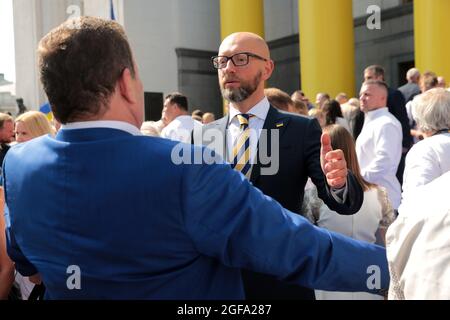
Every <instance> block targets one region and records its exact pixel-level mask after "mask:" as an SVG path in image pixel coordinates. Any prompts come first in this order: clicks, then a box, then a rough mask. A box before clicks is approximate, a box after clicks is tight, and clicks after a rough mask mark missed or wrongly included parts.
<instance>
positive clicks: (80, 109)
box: [38, 17, 135, 124]
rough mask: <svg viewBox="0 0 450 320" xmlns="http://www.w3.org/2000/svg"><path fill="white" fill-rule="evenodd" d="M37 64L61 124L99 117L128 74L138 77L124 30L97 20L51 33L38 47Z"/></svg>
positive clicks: (74, 22) (86, 19)
mask: <svg viewBox="0 0 450 320" xmlns="http://www.w3.org/2000/svg"><path fill="white" fill-rule="evenodd" d="M38 59H39V70H40V77H41V82H42V84H43V86H44V90H45V92H46V94H47V96H48V99H49V102H50V105H51V107H52V111H53V114H54V116H55V118H56V119H57V120H58V121H59V122H61V123H63V124H65V123H67V122H74V121H78V120H83V119H84V118H86V117H89V116H92V115H97V114H99V113H101V112H102V110H101V109H102V108H105V107H107V105H108V102H109V99H110V97H111V95H112V94H113V92H114V90H115V86H116V83H117V80H118V79H119V78H120V76H121V75H122V72H123V71H124V69H125V68H128V69H129V70H130V72H131V74H132V76H133V77H134V75H135V70H134V65H133V57H132V53H131V48H130V45H129V43H128V40H127V37H126V35H125V32H124V30H123V28H122V26H120V25H119V24H118V23H117V22H114V21H109V20H103V19H100V18H94V17H80V18H77V19H74V20H69V21H67V22H65V23H63V24H61V25H60V26H59V27H57V28H55V29H53V30H52V31H50V33H48V34H47V35H46V36H45V37H44V38H42V39H41V41H40V42H39V49H38Z"/></svg>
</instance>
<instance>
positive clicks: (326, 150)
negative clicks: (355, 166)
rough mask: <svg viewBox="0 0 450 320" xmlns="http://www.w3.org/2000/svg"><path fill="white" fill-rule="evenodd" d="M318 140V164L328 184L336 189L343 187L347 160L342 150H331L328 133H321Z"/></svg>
mask: <svg viewBox="0 0 450 320" xmlns="http://www.w3.org/2000/svg"><path fill="white" fill-rule="evenodd" d="M320 142H321V148H320V165H321V167H322V171H323V173H324V174H325V177H326V179H327V183H328V185H329V186H330V187H332V188H336V189H339V188H342V187H344V186H345V184H346V182H347V162H346V161H345V157H344V152H342V150H340V149H337V150H333V148H332V147H331V138H330V135H329V134H328V133H323V134H322V137H321V138H320Z"/></svg>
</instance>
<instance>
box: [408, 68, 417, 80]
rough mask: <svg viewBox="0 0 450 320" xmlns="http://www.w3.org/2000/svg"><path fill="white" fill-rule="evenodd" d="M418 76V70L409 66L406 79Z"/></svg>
mask: <svg viewBox="0 0 450 320" xmlns="http://www.w3.org/2000/svg"><path fill="white" fill-rule="evenodd" d="M417 77H420V71H419V69H416V68H411V69H409V70H408V72H407V73H406V79H408V80H413V79H414V78H417Z"/></svg>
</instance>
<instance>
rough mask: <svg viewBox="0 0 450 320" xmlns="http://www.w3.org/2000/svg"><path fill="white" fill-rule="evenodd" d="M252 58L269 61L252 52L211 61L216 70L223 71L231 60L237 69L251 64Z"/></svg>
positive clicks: (218, 57)
mask: <svg viewBox="0 0 450 320" xmlns="http://www.w3.org/2000/svg"><path fill="white" fill-rule="evenodd" d="M250 57H253V58H256V59H259V60H263V61H267V59H266V58H263V57H261V56H258V55H257V54H254V53H251V52H239V53H236V54H233V55H232V56H231V57H227V56H214V57H212V58H211V61H212V63H213V66H214V68H216V69H222V68H225V67H226V66H227V63H228V60H231V62H233V64H234V65H235V66H236V67H242V66H245V65H247V64H248V63H249V61H250Z"/></svg>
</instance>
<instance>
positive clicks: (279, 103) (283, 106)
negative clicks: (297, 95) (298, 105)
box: [264, 88, 293, 111]
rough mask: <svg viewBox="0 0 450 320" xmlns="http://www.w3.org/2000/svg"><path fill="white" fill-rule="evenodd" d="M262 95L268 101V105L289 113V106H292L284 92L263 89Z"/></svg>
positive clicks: (275, 89) (274, 89)
mask: <svg viewBox="0 0 450 320" xmlns="http://www.w3.org/2000/svg"><path fill="white" fill-rule="evenodd" d="M264 95H265V96H266V97H267V99H268V100H269V102H270V104H271V105H273V106H274V107H275V108H277V109H280V110H283V111H289V106H290V105H293V102H292V99H291V97H290V96H289V95H288V94H287V93H286V92H284V91H282V90H280V89H277V88H267V89H264Z"/></svg>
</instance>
